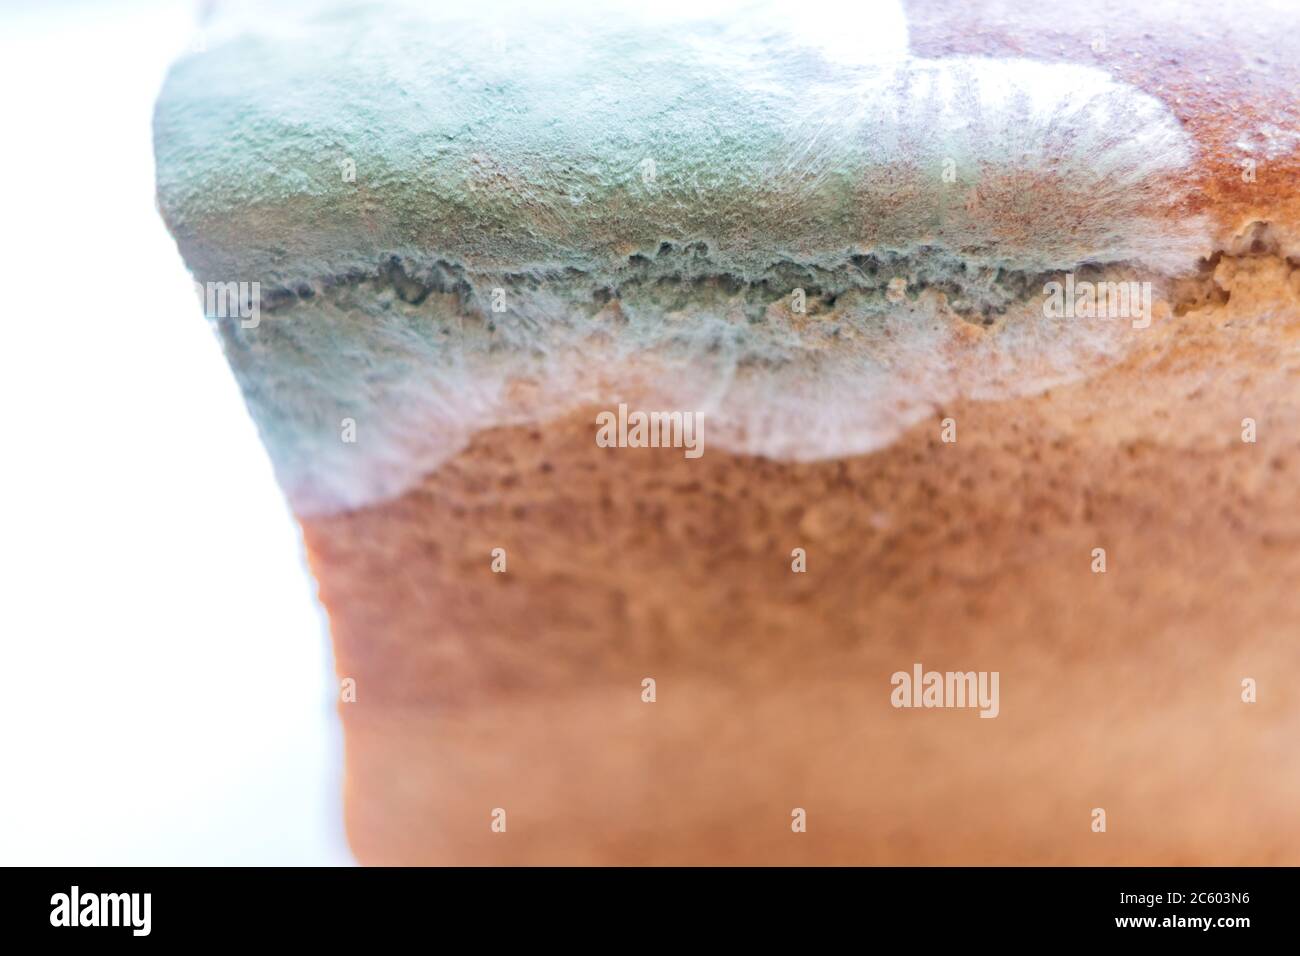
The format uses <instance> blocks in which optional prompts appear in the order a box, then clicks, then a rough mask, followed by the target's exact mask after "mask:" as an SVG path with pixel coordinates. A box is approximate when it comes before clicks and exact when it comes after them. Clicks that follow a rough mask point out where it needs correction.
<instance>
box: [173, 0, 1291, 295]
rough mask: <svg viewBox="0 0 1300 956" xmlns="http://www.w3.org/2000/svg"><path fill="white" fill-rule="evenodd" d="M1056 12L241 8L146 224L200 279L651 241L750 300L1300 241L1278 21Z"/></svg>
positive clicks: (211, 54) (572, 261)
mask: <svg viewBox="0 0 1300 956" xmlns="http://www.w3.org/2000/svg"><path fill="white" fill-rule="evenodd" d="M814 6H815V5H814ZM1045 6H1051V5H1043V4H1033V3H1017V4H1000V3H980V4H971V5H966V6H965V7H962V6H961V5H959V6H958V8H954V7H952V5H950V4H937V5H927V4H924V3H923V4H919V5H908V6H907V7H906V9H905V10H904V8H902V7H899V6H897V5H896V4H893V3H877V4H866V5H865V6H863V7H861V8H857V12H856V13H855V14H852V16H853V19H852V20H849V21H846V19H845V18H846V16H849V15H850V14H847V13H846V10H847V7H842V6H840V5H828V6H827V8H826V9H825V10H824V11H820V12H819V11H818V10H816V9H810V8H809V5H808V4H800V5H798V6H797V8H796V7H793V5H780V4H763V5H759V6H757V7H755V6H747V7H743V8H741V9H740V10H725V9H723V10H717V11H712V10H709V9H708V8H707V5H706V6H705V7H704V8H702V9H700V10H695V9H693V8H691V9H688V10H681V11H674V10H669V11H667V12H665V11H663V10H661V9H656V11H654V15H653V16H651V15H650V14H645V13H638V12H637V11H636V9H635V8H633V9H631V10H628V11H623V12H618V11H613V12H609V11H598V10H595V9H593V8H589V7H585V6H583V5H581V4H577V5H575V4H567V5H565V7H564V8H563V9H562V10H559V11H548V12H546V13H544V14H538V13H531V14H530V13H528V12H527V11H526V9H525V8H520V9H517V10H514V9H511V8H510V6H509V5H500V4H498V5H496V6H493V5H492V4H487V5H483V4H476V5H474V9H473V11H472V12H469V13H465V12H460V13H455V12H442V13H431V12H427V11H424V10H421V9H420V8H418V7H414V6H408V5H405V4H397V3H389V4H384V5H382V8H381V9H379V10H378V11H377V10H376V9H375V5H374V4H364V3H360V4H358V3H324V4H316V5H308V6H302V7H300V8H298V12H297V13H295V14H290V15H288V16H286V17H278V18H276V20H275V21H274V22H269V23H267V22H262V21H261V20H260V19H259V18H258V17H256V16H253V17H246V16H242V15H240V8H239V7H238V6H236V7H235V8H234V11H233V12H230V13H228V14H227V17H226V20H225V21H224V25H223V23H222V21H221V20H218V21H217V23H216V24H215V25H214V26H213V28H212V31H211V35H210V40H209V43H208V44H207V46H206V48H205V49H204V50H203V52H200V53H195V54H192V55H190V56H189V57H187V58H186V59H184V60H183V61H182V62H180V63H179V64H178V65H177V66H176V67H175V68H174V69H173V71H172V73H171V75H170V77H169V79H168V82H167V86H166V88H165V90H164V93H163V96H162V98H161V100H160V103H159V107H158V112H157V118H156V142H157V150H158V171H159V172H158V176H159V193H160V203H161V206H162V209H163V211H164V214H165V216H166V217H167V219H168V221H169V223H170V225H171V226H172V228H173V230H174V232H175V233H176V235H177V237H178V239H179V241H180V242H181V245H182V248H183V250H184V252H185V254H186V258H187V260H188V261H189V262H190V264H191V266H192V267H194V268H195V270H196V271H197V272H198V273H199V274H200V277H201V278H205V279H227V280H228V279H256V280H260V281H262V282H263V283H264V284H270V285H272V286H275V285H285V286H289V287H292V285H293V284H294V283H297V282H302V281H308V282H311V281H315V280H320V279H324V278H328V277H331V276H342V275H348V274H355V273H357V272H372V271H374V270H375V269H376V268H377V267H378V265H379V264H380V263H381V262H383V261H384V260H385V258H386V257H387V256H389V255H392V254H397V255H401V256H404V257H410V258H413V259H422V258H427V259H441V260H445V261H450V262H454V263H456V264H458V265H462V266H465V267H466V268H470V269H475V270H484V271H512V272H519V271H539V272H545V271H547V270H553V269H557V268H573V269H580V270H584V271H587V270H590V271H592V272H596V273H601V272H606V271H609V270H613V269H617V268H618V267H620V266H621V265H623V264H625V262H626V260H627V258H628V257H629V256H633V255H636V254H638V253H642V254H652V253H653V252H654V250H656V249H657V248H658V247H659V246H660V244H661V243H663V242H672V243H682V244H691V243H696V244H699V245H698V248H700V249H703V250H705V255H707V256H708V257H709V259H710V260H711V261H714V264H715V265H716V266H717V267H719V268H722V269H728V270H733V271H736V272H738V273H740V274H743V275H745V276H754V275H757V274H759V273H760V272H761V271H762V269H763V268H765V267H767V266H769V265H770V264H771V263H772V262H774V261H781V260H795V261H802V262H815V263H819V264H823V265H831V266H832V267H833V266H835V265H836V264H838V263H839V262H840V261H841V260H842V259H843V258H844V257H845V256H846V255H848V254H851V253H861V252H870V251H873V250H877V249H888V250H892V251H902V252H906V251H908V250H911V249H914V248H917V247H920V246H930V247H938V248H943V249H947V250H952V251H954V252H955V253H957V254H959V255H961V256H962V257H963V258H965V259H967V260H969V261H975V262H979V263H981V264H991V265H995V266H1008V265H1010V266H1014V267H1023V268H1030V269H1034V270H1043V269H1048V268H1068V267H1070V266H1072V265H1075V264H1077V263H1081V262H1115V261H1134V262H1139V263H1144V264H1146V265H1149V266H1151V267H1154V268H1157V269H1160V270H1162V271H1177V270H1178V269H1179V268H1180V267H1189V266H1190V265H1191V263H1193V262H1194V260H1195V259H1196V257H1197V256H1200V255H1206V254H1208V253H1209V252H1210V251H1212V250H1213V249H1214V248H1215V247H1216V246H1217V245H1221V244H1222V242H1223V236H1222V235H1221V233H1222V232H1223V226H1222V223H1221V222H1220V221H1218V220H1217V219H1216V218H1215V216H1214V215H1213V213H1214V208H1213V207H1214V206H1215V205H1216V204H1218V203H1230V204H1231V207H1232V208H1231V210H1219V212H1220V213H1222V214H1223V215H1222V216H1220V217H1219V218H1220V219H1223V220H1224V221H1226V220H1229V219H1231V220H1234V222H1233V223H1232V224H1233V225H1236V226H1237V227H1238V228H1239V226H1240V223H1237V222H1235V220H1240V219H1242V217H1243V216H1245V217H1248V218H1262V219H1277V218H1279V217H1278V215H1277V213H1279V211H1285V212H1286V214H1287V215H1289V214H1290V213H1291V212H1293V211H1294V210H1292V209H1291V208H1290V203H1291V202H1292V201H1293V200H1294V197H1293V196H1292V195H1291V194H1292V192H1293V191H1294V190H1292V189H1291V188H1290V186H1292V185H1293V184H1294V182H1295V178H1294V163H1295V155H1296V145H1297V138H1296V133H1295V130H1296V125H1295V120H1296V116H1295V112H1296V105H1295V100H1296V97H1295V95H1294V93H1293V92H1292V91H1293V90H1294V89H1295V88H1296V83H1295V80H1296V79H1297V77H1296V67H1295V63H1296V60H1297V59H1298V58H1297V57H1296V56H1294V55H1290V56H1288V54H1293V53H1294V51H1295V47H1296V43H1297V41H1296V40H1295V39H1294V31H1289V30H1283V29H1281V27H1282V26H1283V25H1284V18H1283V17H1282V16H1281V13H1280V9H1279V10H1274V9H1272V8H1270V7H1267V6H1265V7H1262V8H1261V7H1258V6H1253V7H1252V8H1251V9H1252V13H1251V16H1250V17H1249V18H1232V17H1230V16H1227V15H1224V14H1214V17H1215V18H1216V19H1217V20H1222V21H1223V23H1222V24H1221V25H1220V26H1221V27H1222V32H1217V31H1218V30H1219V27H1216V26H1213V25H1208V26H1207V25H1206V23H1205V22H1203V21H1200V22H1198V21H1196V20H1195V19H1194V18H1190V17H1187V16H1186V15H1185V14H1183V13H1181V12H1180V11H1179V10H1178V8H1177V6H1176V5H1157V8H1156V9H1155V11H1154V12H1152V11H1148V12H1146V13H1145V14H1142V15H1140V16H1139V15H1136V14H1132V15H1130V14H1129V13H1128V11H1127V10H1126V15H1125V16H1124V17H1114V18H1109V17H1105V16H1099V15H1097V14H1095V13H1093V12H1086V13H1079V14H1078V15H1076V13H1077V12H1078V11H1079V10H1085V8H1083V7H1079V8H1077V10H1076V8H1075V7H1074V6H1071V7H1070V11H1071V13H1070V16H1068V17H1060V16H1059V11H1058V12H1057V14H1056V15H1051V14H1048V13H1044V12H1042V11H1043V10H1044V8H1045ZM1197 6H1198V7H1199V6H1200V4H1197ZM1097 9H1098V5H1095V4H1094V5H1089V7H1087V8H1086V10H1089V11H1096V10H1097ZM1207 9H1209V8H1208V7H1207ZM962 11H964V12H962ZM1061 21H1063V22H1064V23H1065V24H1066V25H1062V22H1061ZM1189 21H1190V22H1189ZM1048 23H1050V24H1051V25H1052V30H1050V31H1048V30H1046V29H1043V27H1044V25H1045V24H1048ZM1270 23H1272V25H1271V26H1270ZM1241 159H1254V160H1256V161H1257V162H1258V163H1259V164H1260V165H1261V167H1262V168H1261V169H1260V170H1259V171H1258V175H1257V177H1256V178H1255V181H1254V182H1252V183H1245V182H1243V181H1242V177H1241V175H1240V174H1241V172H1242V168H1241V165H1240V160H1241ZM1283 207H1285V209H1283ZM1207 211H1208V212H1210V213H1211V216H1210V218H1209V219H1208V220H1207V219H1206V218H1205V216H1204V215H1203V214H1205V213H1206V212H1207ZM1234 231H1235V230H1234Z"/></svg>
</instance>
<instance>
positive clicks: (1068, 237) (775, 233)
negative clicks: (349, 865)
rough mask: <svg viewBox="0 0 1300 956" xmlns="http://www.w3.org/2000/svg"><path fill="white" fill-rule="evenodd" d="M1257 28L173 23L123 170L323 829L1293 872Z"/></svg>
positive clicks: (1291, 398) (1295, 448)
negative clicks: (240, 412)
mask: <svg viewBox="0 0 1300 956" xmlns="http://www.w3.org/2000/svg"><path fill="white" fill-rule="evenodd" d="M1189 7H1190V8H1191V9H1192V12H1191V13H1190V14H1189V11H1188V8H1189ZM1292 19H1293V14H1291V13H1290V12H1289V11H1288V9H1287V5H1286V4H1285V3H1278V4H1276V5H1273V4H1267V3H1266V4H1256V5H1252V7H1251V9H1250V14H1249V16H1241V15H1238V14H1234V13H1233V12H1231V11H1228V10H1223V9H1221V8H1220V7H1219V6H1218V5H1214V4H1210V3H1207V2H1204V0H1194V2H1192V3H1190V4H1173V3H1157V4H1153V5H1148V6H1146V7H1144V8H1143V9H1142V10H1134V9H1133V8H1132V7H1131V5H1127V4H1125V5H1121V4H1118V3H1113V2H1110V0H1103V2H1091V3H1088V4H1086V5H1083V4H1072V3H1067V4H1058V3H1050V2H1049V3H1043V2H1041V0H1038V2H1032V3H1031V2H1019V0H1017V2H997V0H978V2H973V3H969V4H966V5H952V4H945V3H939V2H933V0H920V2H916V0H909V2H906V3H902V4H899V3H895V2H880V3H874V4H873V3H866V4H862V5H854V9H852V10H848V9H844V8H841V5H838V4H829V3H827V4H820V3H800V4H793V3H790V4H784V3H768V4H759V5H757V6H756V5H753V4H744V5H731V4H727V3H713V4H710V3H707V2H705V3H692V4H689V5H682V6H681V9H676V8H674V7H673V5H672V4H668V5H667V6H665V5H662V4H653V5H630V6H628V7H627V8H626V9H614V10H609V9H606V7H605V5H603V4H602V5H595V4H586V3H583V2H566V3H565V4H563V5H562V6H560V5H554V6H552V7H550V8H549V9H548V8H545V7H543V8H542V9H540V10H539V9H537V8H536V7H535V6H531V7H530V6H529V5H525V4H511V3H506V2H497V3H479V4H475V5H474V9H473V10H470V11H452V10H447V11H445V12H430V11H428V10H427V9H425V8H424V7H423V6H422V5H415V4H409V5H408V4H403V3H397V2H387V3H382V4H374V3H365V4H363V3H346V2H326V0H320V2H315V3H303V4H298V5H295V6H293V7H292V8H291V9H290V11H289V12H287V13H285V14H283V15H281V16H277V17H276V18H275V19H274V20H271V19H269V18H268V17H267V15H266V14H265V13H264V12H262V11H260V10H258V8H257V7H256V5H248V6H245V5H241V4H238V3H233V4H226V5H224V6H222V7H219V9H218V14H217V15H216V17H215V18H214V20H213V21H212V22H211V23H209V24H207V25H206V27H205V30H206V34H205V35H206V40H207V42H206V43H205V44H204V47H203V49H202V51H201V52H196V53H193V54H191V55H189V56H187V57H186V58H184V59H182V60H181V61H180V62H178V63H177V64H176V66H175V67H174V68H173V69H172V71H171V73H170V75H169V77H168V80H167V83H166V86H165V88H164V90H163V92H162V95H161V97H160V99H159V103H158V107H157V111H156V116H155V144H156V153H157V166H158V195H159V206H160V209H161V211H162V214H163V217H164V219H165V220H166V222H167V224H168V226H169V228H170V229H171V231H172V233H173V234H174V235H175V237H176V240H177V242H178V244H179V246H180V248H181V251H182V253H183V255H184V257H185V260H186V263H187V265H188V266H189V268H190V269H191V271H192V272H193V274H194V277H195V279H196V281H197V282H198V283H199V284H200V287H201V289H202V290H204V292H205V296H204V299H205V310H206V311H207V312H208V314H209V316H210V318H211V320H212V322H213V323H214V326H215V328H216V329H217V330H218V333H219V335H220V337H221V340H222V343H223V346H224V348H225V352H226V354H227V356H228V358H229V360H230V364H231V367H232V369H233V372H234V374H235V376H236V378H237V380H238V381H239V383H240V385H241V387H242V389H243V392H244V395H245V397H246V400H247V404H248V408H249V410H250V412H251V414H252V415H253V418H254V420H255V421H256V422H257V425H258V427H259V429H260V432H261V434H262V436H263V439H264V441H265V443H266V446H267V450H268V453H269V454H270V457H271V460H272V462H273V464H274V466H275V469H276V474H277V476H278V478H279V480H280V482H281V484H282V486H283V487H284V490H285V493H286V495H287V496H288V499H289V501H290V504H291V505H292V507H293V508H294V510H295V512H296V514H297V515H298V516H299V517H300V519H301V520H302V524H303V529H304V534H305V538H306V542H307V547H308V554H309V560H310V563H311V566H312V569H313V571H314V573H315V575H316V578H317V580H318V582H319V587H320V595H321V599H322V601H323V602H324V604H325V606H326V608H327V610H328V612H329V616H330V621H331V629H332V633H333V637H334V641H335V655H336V661H337V666H338V672H339V676H340V679H341V680H342V681H344V682H345V687H346V691H345V693H344V694H343V698H342V703H341V704H340V708H341V712H342V714H343V718H344V727H345V745H346V771H347V778H346V788H347V789H346V794H347V799H346V812H347V823H348V829H349V834H350V838H351V841H352V845H353V848H354V851H355V852H356V854H357V856H358V858H359V859H360V860H361V861H362V862H367V863H370V862H373V863H443V862H447V863H496V862H501V863H599V864H609V863H768V862H816V863H920V864H930V863H944V864H970V863H1068V864H1080V863H1135V864H1177V863H1198V864H1228V863H1292V864H1294V863H1300V822H1297V820H1296V819H1295V814H1294V794H1295V793H1296V790H1297V787H1298V786H1300V755H1297V754H1296V752H1295V748H1294V747H1293V746H1292V742H1293V738H1294V730H1295V727H1296V722H1297V720H1298V719H1300V705H1297V704H1296V703H1295V701H1294V695H1289V694H1288V693H1287V688H1288V687H1290V686H1293V685H1294V684H1295V683H1296V682H1297V681H1300V658H1298V657H1297V655H1296V652H1295V650H1294V646H1293V643H1294V642H1293V640H1292V638H1291V635H1290V633H1289V632H1290V630H1291V628H1292V626H1293V624H1294V622H1295V621H1296V620H1297V613H1298V612H1300V592H1298V591H1297V588H1296V587H1295V581H1296V580H1297V576H1298V575H1300V549H1298V548H1297V543H1298V542H1300V513H1298V512H1297V509H1296V507H1295V494H1294V491H1293V488H1294V475H1295V474H1296V472H1297V471H1298V470H1300V435H1298V433H1297V411H1300V268H1298V267H1297V265H1296V262H1297V261H1298V260H1300V100H1298V99H1297V97H1296V95H1295V90H1296V89H1300V39H1297V37H1296V35H1295V31H1294V30H1293V29H1292V26H1293V24H1292V23H1291V20H1292ZM214 290H215V292H216V293H217V294H214ZM646 446H651V447H646ZM931 673H936V674H938V675H939V682H940V684H941V685H942V682H943V679H944V676H945V675H952V674H957V675H967V674H969V675H970V683H969V684H963V678H962V677H960V676H959V677H958V678H957V679H956V681H954V680H953V679H952V678H951V676H950V677H949V678H948V681H947V685H946V689H945V688H944V687H943V686H940V687H938V689H937V690H936V694H935V696H934V697H933V698H930V697H927V696H926V694H925V693H924V691H923V687H922V685H925V686H930V685H929V684H928V677H927V675H929V674H931ZM963 686H966V687H968V688H969V690H970V694H972V695H976V696H977V697H978V699H974V698H972V697H970V696H967V698H966V699H964V700H963V701H962V702H961V703H956V702H955V701H954V700H953V693H952V691H953V689H954V687H955V688H956V689H957V690H959V691H960V690H961V688H962V687H963ZM977 690H978V692H977ZM990 694H991V696H990ZM977 704H978V705H979V706H976V705H977ZM985 717H987V718H989V719H982V718H985ZM1099 811H1100V812H1099Z"/></svg>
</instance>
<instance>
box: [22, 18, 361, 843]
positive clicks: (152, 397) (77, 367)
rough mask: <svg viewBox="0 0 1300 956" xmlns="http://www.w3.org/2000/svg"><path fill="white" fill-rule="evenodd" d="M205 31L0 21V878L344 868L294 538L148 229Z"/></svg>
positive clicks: (211, 347)
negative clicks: (163, 138)
mask: <svg viewBox="0 0 1300 956" xmlns="http://www.w3.org/2000/svg"><path fill="white" fill-rule="evenodd" d="M25 8H26V9H25ZM195 22H196V19H195V8H194V6H193V5H192V4H189V3H185V2H175V3H168V2H159V0H154V2H145V0H141V2H102V0H101V2H98V3H67V2H65V3H49V2H31V3H25V4H21V5H19V4H13V3H10V4H7V5H5V6H0V143H2V144H3V149H2V150H0V268H2V269H3V273H2V278H3V285H2V286H0V304H2V308H0V864H15V863H26V864H74V865H81V864H141V863H159V864H170V863H178V864H189V863H216V864H226V863H246V864H263V863H299V864H326V863H346V862H349V856H348V853H347V850H346V846H345V844H344V841H343V836H342V827H341V821H340V780H341V773H340V766H339V764H340V757H339V752H340V745H339V733H338V728H337V721H336V718H335V714H334V703H333V702H334V699H335V697H334V688H335V685H334V682H333V675H332V669H331V664H330V660H329V649H328V641H327V637H326V631H325V622H324V617H323V614H322V613H321V611H320V609H319V608H318V606H317V604H316V601H315V596H314V591H313V587H312V584H311V581H310V578H309V576H308V574H307V572H306V569H305V566H304V563H303V557H302V543H301V540H300V537H299V533H298V529H297V526H296V525H295V524H294V523H293V521H292V519H291V518H290V516H289V514H288V512H287V510H286V508H285V505H284V502H283V500H282V498H281V496H280V493H279V490H278V489H277V487H276V485H275V483H274V481H273V479H272V475H271V470H270V466H269V464H268V462H267V459H266V456H265V454H264V452H263V451H262V449H261V446H260V444H259V443H258V439H257V435H256V432H255V430H254V428H253V425H252V423H251V421H250V420H249V418H248V416H247V414H246V412H245V410H244V406H243V403H242V400H241V399H240V397H239V394H238V391H237V389H236V387H235V385H234V382H233V380H232V378H231V376H230V374H229V372H228V371H227V369H226V366H225V362H224V360H223V359H222V356H221V353H220V349H219V347H218V344H217V341H216V339H215V337H214V336H213V334H212V332H211V331H210V330H209V328H208V326H207V324H206V323H205V321H204V320H203V318H202V316H201V312H200V308H199V305H198V303H197V300H196V299H195V297H194V293H193V292H192V290H191V287H190V285H189V281H188V276H187V275H186V273H185V270H184V268H183V266H182V264H181V261H180V257H179V255H178V254H177V252H176V248H175V245H174V244H173V243H172V241H171V239H170V237H169V236H168V235H167V233H166V230H165V229H164V227H163V224H162V222H161V220H160V219H159V217H158V214H157V211H156V209H155V206H154V182H153V178H154V168H153V156H152V144H151V141H150V119H151V113H152V108H153V102H154V100H155V98H156V96H157V93H158V90H159V88H160V86H161V83H162V79H163V75H164V72H165V70H166V67H167V65H168V64H169V63H170V62H171V61H172V60H173V59H174V58H175V57H176V56H177V55H178V54H179V53H181V52H182V51H183V50H184V49H185V48H186V46H187V45H188V44H189V43H191V42H192V38H193V31H194V24H195Z"/></svg>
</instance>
